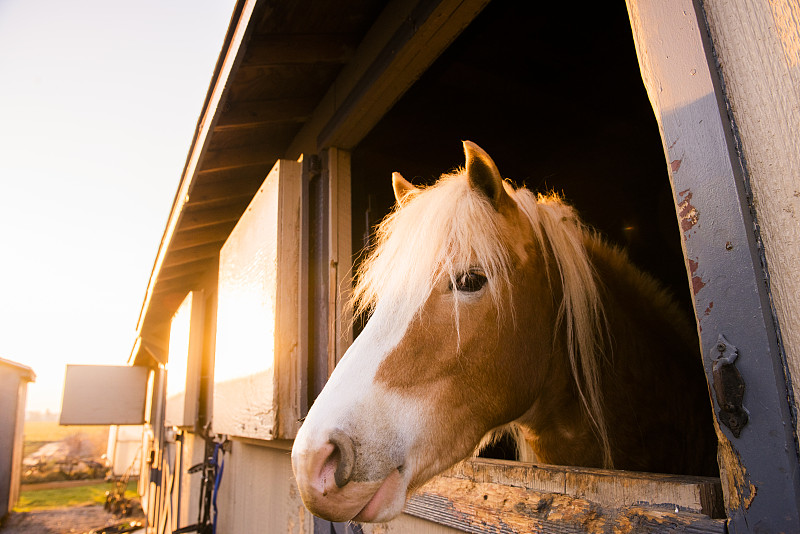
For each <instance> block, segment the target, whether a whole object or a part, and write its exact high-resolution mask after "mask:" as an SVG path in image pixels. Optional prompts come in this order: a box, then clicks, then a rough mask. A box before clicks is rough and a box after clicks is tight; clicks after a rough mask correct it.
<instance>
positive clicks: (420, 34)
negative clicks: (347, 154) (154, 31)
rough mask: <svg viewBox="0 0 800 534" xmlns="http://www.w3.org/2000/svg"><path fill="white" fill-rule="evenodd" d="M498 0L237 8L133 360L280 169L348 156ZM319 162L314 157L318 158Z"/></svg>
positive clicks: (156, 350) (306, 2)
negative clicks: (285, 163)
mask: <svg viewBox="0 0 800 534" xmlns="http://www.w3.org/2000/svg"><path fill="white" fill-rule="evenodd" d="M488 1H489V0H420V1H412V0H393V1H392V2H389V3H387V2H384V1H381V0H346V1H344V2H318V1H314V0H297V1H292V2H285V1H278V0H239V2H238V3H237V5H236V7H235V9H234V12H233V15H232V18H231V23H230V25H229V28H228V32H227V35H226V37H225V41H224V44H223V48H222V51H221V53H220V56H219V59H218V60H217V64H216V68H215V71H214V75H213V78H212V81H211V84H210V87H209V90H208V93H207V95H206V99H205V103H204V105H203V109H202V112H201V114H200V117H199V119H198V123H197V127H196V129H195V134H194V138H193V141H192V145H191V148H190V149H189V154H188V155H187V158H186V164H185V166H184V170H183V174H182V177H181V181H180V185H179V187H178V190H177V192H176V194H175V199H174V201H173V204H172V209H171V211H170V215H169V219H168V222H167V225H166V228H165V230H164V234H163V237H162V239H161V243H160V245H159V248H158V254H157V256H156V260H155V262H154V265H153V269H152V272H151V275H150V279H149V281H148V285H147V291H146V294H145V298H144V302H143V304H142V308H141V312H140V315H139V321H138V324H137V340H136V343H135V345H134V348H133V351H132V354H131V361H132V362H133V363H146V361H148V360H149V359H155V360H157V361H160V362H165V361H166V356H165V354H163V353H164V351H165V349H166V340H167V339H168V328H169V321H170V318H171V317H172V315H173V314H174V312H175V310H177V308H178V306H180V303H181V302H182V301H183V299H184V298H185V296H186V294H187V293H188V292H189V291H191V290H192V289H194V288H197V287H199V285H200V282H201V280H202V279H203V278H204V277H205V276H207V275H208V272H209V270H210V269H212V268H215V266H216V262H217V258H218V255H219V251H220V248H221V247H222V245H223V244H224V242H225V240H226V238H227V237H228V235H229V234H230V232H231V231H232V229H233V227H234V226H235V225H236V222H237V221H238V220H239V218H240V216H241V215H242V213H243V212H244V210H245V209H246V207H247V205H248V204H249V203H250V201H251V199H252V197H253V195H254V194H255V193H256V191H257V190H258V187H259V186H260V185H261V183H262V181H263V180H264V178H265V177H266V175H267V173H268V172H269V170H270V169H271V167H272V166H273V165H274V163H275V162H276V160H278V159H280V158H284V159H297V158H298V157H299V156H301V155H302V154H303V151H304V150H306V151H308V150H314V151H316V150H318V149H320V148H323V147H327V146H337V147H339V148H345V149H351V148H353V147H354V146H355V145H356V144H357V143H358V141H359V140H360V139H361V138H362V137H363V136H364V135H366V133H367V132H368V131H369V129H370V128H371V127H372V126H373V125H374V124H375V123H376V122H377V120H378V119H379V118H380V117H381V116H382V115H383V113H385V112H386V110H387V109H388V108H389V107H391V105H392V104H393V103H394V102H395V101H396V100H397V99H398V98H399V97H400V96H401V95H402V93H403V92H404V91H405V90H406V89H407V88H408V87H409V86H410V85H411V84H412V83H413V81H414V80H415V79H416V78H417V77H418V76H419V75H420V74H421V72H423V71H424V69H425V68H426V67H427V66H428V65H429V64H430V63H431V62H433V60H434V59H435V58H436V57H438V55H439V54H440V53H441V51H442V50H444V49H445V48H446V46H447V45H448V44H449V43H450V42H452V40H453V39H455V37H456V36H457V35H458V33H460V31H461V30H462V29H463V28H465V27H466V26H467V25H468V24H469V22H470V21H471V20H472V19H473V18H474V16H475V15H476V14H477V13H478V12H480V10H481V9H482V8H483V7H484V6H485V5H486V4H487V3H488ZM311 153H316V152H311Z"/></svg>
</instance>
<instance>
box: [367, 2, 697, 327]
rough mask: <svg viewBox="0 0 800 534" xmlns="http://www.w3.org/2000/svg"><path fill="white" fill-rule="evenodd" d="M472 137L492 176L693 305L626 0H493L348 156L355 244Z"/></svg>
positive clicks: (459, 161) (449, 165) (452, 162)
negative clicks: (550, 201) (572, 211)
mask: <svg viewBox="0 0 800 534" xmlns="http://www.w3.org/2000/svg"><path fill="white" fill-rule="evenodd" d="M462 139H468V140H471V141H474V142H476V143H478V144H479V145H480V146H481V147H482V148H483V149H484V150H486V151H487V152H488V153H489V154H490V155H491V156H492V158H493V159H494V160H495V162H496V163H497V166H498V168H499V169H500V172H501V173H502V174H503V176H504V177H506V178H509V179H511V180H512V181H513V182H514V183H515V184H517V185H525V186H527V187H528V188H529V189H532V190H534V191H539V192H548V191H556V192H559V193H561V194H563V195H564V197H565V198H566V199H567V201H568V202H570V203H571V204H573V205H574V206H575V207H576V208H577V210H578V212H579V213H580V214H581V215H582V217H583V218H584V220H585V221H586V222H587V223H589V224H590V225H592V226H594V227H595V228H597V229H599V230H600V231H601V232H602V233H603V234H605V235H606V236H607V237H608V239H609V240H611V241H612V242H614V243H617V244H619V245H621V246H623V247H625V248H626V249H627V250H628V251H629V254H630V256H631V258H632V259H633V260H634V262H635V263H636V264H637V265H639V266H640V267H641V268H643V269H644V270H646V271H648V272H650V273H651V274H653V275H654V276H656V277H657V278H658V279H659V280H661V281H662V282H663V283H665V284H666V285H667V286H669V287H671V288H672V289H673V292H674V293H675V295H676V296H677V297H678V298H680V299H682V304H683V305H684V306H685V307H686V310H687V313H692V307H691V301H690V295H689V292H688V290H687V289H688V286H687V282H686V271H685V267H684V262H683V255H682V252H681V247H680V235H679V231H678V225H677V220H676V216H675V208H674V205H673V200H672V193H671V190H670V184H669V179H668V175H667V166H666V163H665V160H664V151H663V148H662V144H661V138H660V135H659V131H658V125H657V123H656V120H655V117H654V115H653V111H652V108H651V107H650V103H649V101H648V99H647V94H646V92H645V89H644V85H643V84H642V80H641V76H640V73H639V66H638V63H637V59H636V52H635V49H634V44H633V38H632V36H631V29H630V23H629V21H628V14H627V11H626V9H625V5H624V3H622V2H619V3H616V2H615V3H611V4H607V3H593V4H586V5H584V6H582V8H581V9H580V10H575V9H572V8H571V7H570V6H569V5H568V4H560V3H556V2H551V3H537V4H536V8H535V9H531V7H530V4H529V3H525V2H510V1H496V2H492V3H491V4H489V6H488V7H486V9H485V10H484V11H483V12H482V13H481V14H480V15H479V16H478V18H477V19H476V20H475V21H474V22H473V23H472V25H471V26H470V27H468V28H467V29H466V30H465V31H464V33H463V34H462V35H461V36H460V37H459V38H458V39H457V40H456V42H455V43H453V45H452V46H450V48H449V49H448V50H447V51H446V52H445V53H444V54H443V55H442V56H441V57H440V58H439V59H438V60H437V61H436V62H435V64H434V65H433V66H432V67H431V68H430V69H429V70H428V71H427V72H426V73H425V74H424V75H423V76H422V78H421V79H420V80H419V81H418V82H417V83H416V84H415V85H414V86H413V87H412V88H411V89H410V90H409V91H408V92H407V93H406V94H405V95H404V96H403V98H402V99H401V100H400V101H399V102H398V103H397V104H396V105H395V106H394V107H393V108H392V109H391V110H390V112H389V113H388V114H387V115H386V116H385V117H384V118H383V119H382V120H381V122H380V123H379V124H378V125H377V126H376V127H375V128H374V129H373V130H372V131H371V132H370V133H369V135H368V136H367V137H366V138H365V139H364V140H363V141H362V142H361V143H360V144H359V146H358V147H357V148H356V149H355V151H354V152H353V158H352V180H353V181H352V184H353V185H352V206H353V208H352V209H353V249H354V253H356V256H357V255H358V252H359V251H360V249H361V248H362V247H363V245H364V244H365V243H366V236H367V234H368V230H370V231H371V229H372V228H373V227H374V226H375V225H376V224H377V223H378V222H380V220H381V218H382V217H383V216H385V215H386V214H387V213H388V212H389V210H390V208H391V206H392V204H393V202H394V196H393V194H392V188H391V173H392V171H398V172H400V173H401V174H403V176H405V177H406V178H407V179H409V180H411V181H412V182H413V183H414V184H416V185H419V184H429V183H432V182H434V181H435V180H436V179H437V178H438V177H439V175H440V174H441V173H443V172H448V171H451V170H453V169H454V168H456V167H458V166H460V165H463V161H464V160H463V153H462V147H461V140H462Z"/></svg>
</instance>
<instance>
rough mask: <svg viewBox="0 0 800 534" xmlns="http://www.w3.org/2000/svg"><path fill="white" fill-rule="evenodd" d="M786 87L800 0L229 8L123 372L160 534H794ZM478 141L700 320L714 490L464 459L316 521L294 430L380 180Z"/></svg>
mask: <svg viewBox="0 0 800 534" xmlns="http://www.w3.org/2000/svg"><path fill="white" fill-rule="evenodd" d="M798 87H800V5H798V3H797V2H796V1H794V0H771V1H766V0H702V1H700V0H697V1H695V2H693V1H691V0H627V4H626V3H623V2H622V1H619V2H612V3H609V2H593V3H582V4H571V3H565V2H561V3H559V2H551V3H535V4H532V3H527V2H511V1H509V0H494V1H489V0H389V1H386V2H383V1H374V0H345V1H343V2H314V1H311V0H300V1H292V2H288V1H278V0H240V1H239V2H238V4H237V6H236V8H235V11H234V14H233V17H232V20H231V24H230V27H229V30H228V33H227V37H226V40H225V44H224V48H223V50H222V52H221V54H220V57H219V61H218V63H217V67H216V71H215V74H214V77H213V80H212V83H211V86H210V88H209V91H208V94H207V98H206V101H205V105H204V107H203V109H202V112H201V115H200V119H199V121H198V124H197V129H196V131H195V136H194V140H193V143H192V146H191V149H190V151H189V154H188V156H187V159H186V165H185V168H184V171H183V175H182V177H181V178H180V185H179V187H178V190H177V193H176V195H175V200H174V203H173V206H172V210H171V213H170V215H169V220H168V223H167V226H166V228H165V230H164V234H163V238H162V240H161V243H160V245H159V247H158V254H157V258H156V261H155V264H154V266H153V271H152V275H151V277H150V280H149V283H148V286H147V291H146V297H145V299H144V303H143V305H142V310H141V315H140V318H139V323H138V329H137V332H138V337H137V339H136V343H135V346H134V349H133V351H132V354H131V356H130V360H129V362H128V363H129V364H130V365H132V366H133V367H135V368H139V369H141V368H145V369H148V370H149V371H150V372H149V375H148V376H149V378H148V379H147V386H146V387H147V398H146V407H145V410H144V417H143V419H144V420H145V422H146V432H145V438H144V447H143V453H142V454H143V464H142V465H143V468H142V477H141V479H140V485H139V489H140V492H141V494H142V496H143V497H142V500H143V503H144V507H145V510H146V512H147V516H148V521H149V526H148V532H152V533H159V534H161V533H168V532H188V531H194V530H192V525H193V524H196V523H197V522H198V518H201V519H202V516H204V515H206V514H208V515H211V512H212V511H216V522H217V532H220V533H244V532H269V533H272V532H276V533H277V532H281V533H283V532H298V533H299V532H304V533H309V534H310V533H312V532H313V533H322V532H325V533H328V532H337V533H339V532H373V533H395V532H397V533H399V532H418V533H445V532H531V531H537V532H539V531H542V532H611V531H614V532H617V531H619V532H650V531H652V532H665V531H670V532H736V533H741V532H800V469H799V468H800V464H799V463H798V444H797V443H798V442H797V430H798V427H797V416H796V406H797V395H798V393H797V392H800V384H798V383H797V381H798V379H800V368H799V366H800V300H798V295H800V219H798V217H800V144H798V139H800V131H799V130H800V91H798ZM463 139H469V140H472V141H475V142H476V143H478V144H480V145H481V146H482V147H483V148H484V149H485V150H486V151H487V152H488V153H489V154H491V155H492V157H493V158H494V160H495V161H496V162H497V164H498V166H499V168H500V169H501V171H502V172H503V175H504V176H507V177H508V178H511V179H513V180H514V182H516V183H517V184H525V185H527V187H528V188H530V189H533V190H539V191H549V190H555V191H558V192H562V193H563V195H564V196H565V197H566V199H567V200H568V201H569V202H570V203H572V204H573V205H574V206H575V207H576V209H577V210H578V212H579V213H581V214H582V216H583V217H584V219H585V220H586V221H587V222H588V223H589V224H591V225H592V226H594V227H596V228H598V229H599V230H600V231H601V232H603V233H604V234H605V235H606V236H607V237H608V238H609V239H610V240H611V241H613V242H615V243H618V244H619V245H621V246H623V247H625V248H627V249H628V251H629V253H630V256H631V258H632V259H633V260H634V261H635V262H636V263H637V264H638V265H640V266H641V267H642V268H643V269H645V270H647V271H649V272H651V273H653V274H654V275H655V276H656V277H657V278H659V279H660V280H662V281H663V282H664V284H666V285H667V286H669V287H670V288H671V290H672V292H673V293H674V294H675V295H676V296H677V297H678V299H679V300H680V304H681V306H682V307H683V309H684V310H685V313H686V314H687V316H689V317H692V318H693V320H696V323H697V333H698V343H699V344H700V347H701V348H702V353H703V364H704V368H705V372H706V378H707V379H708V383H709V391H710V397H709V406H708V409H709V410H713V412H714V414H715V415H716V418H715V421H716V422H715V425H716V427H717V429H716V430H717V435H718V437H719V456H718V459H719V467H720V473H721V477H720V479H716V478H702V477H693V476H685V477H684V476H676V475H669V476H667V475H660V474H655V473H632V472H622V471H605V470H597V469H581V468H574V467H554V466H545V465H535V464H526V463H521V462H517V461H514V460H501V459H489V458H479V459H477V458H476V459H473V460H469V461H466V462H464V463H463V464H460V465H459V466H457V467H456V468H454V469H452V470H450V471H448V472H446V473H444V474H442V475H440V476H438V477H436V478H435V479H434V480H432V481H431V482H429V483H428V484H427V485H425V486H424V487H422V488H421V489H420V490H419V491H418V492H417V494H416V495H415V496H414V497H412V498H411V499H410V500H409V502H408V503H407V505H406V508H405V512H404V513H403V514H402V515H401V516H400V517H399V518H397V519H395V520H393V521H391V522H390V523H387V524H378V525H369V524H364V525H359V524H356V523H350V524H334V523H328V522H326V521H323V520H320V519H318V518H315V517H313V516H312V515H311V514H310V513H309V512H308V511H307V510H306V509H305V508H304V506H303V503H302V501H301V499H300V496H299V494H298V490H297V487H296V486H295V483H294V478H293V475H292V468H291V461H290V454H289V453H290V450H291V446H292V440H293V438H294V437H295V435H296V432H297V430H298V428H299V425H300V421H301V419H302V418H303V417H304V415H305V414H306V412H307V411H308V408H309V406H310V405H311V404H312V403H313V401H314V399H315V397H316V395H317V394H318V393H319V391H320V390H321V389H322V387H323V386H324V384H325V382H326V380H327V378H328V376H329V374H330V372H331V370H332V369H333V367H334V366H335V365H336V363H337V361H338V359H339V358H341V356H342V355H343V353H344V351H345V350H346V349H347V347H348V346H349V344H350V343H351V341H352V340H353V337H354V333H357V331H358V328H359V322H358V321H355V322H354V321H352V312H351V310H350V309H349V308H348V296H349V288H350V287H351V286H350V283H351V276H352V268H353V265H354V263H356V262H358V259H359V257H360V256H359V251H361V250H362V249H363V248H364V246H365V245H366V244H369V241H370V238H371V231H372V229H373V228H374V226H375V224H377V223H378V222H379V221H380V220H381V218H382V217H383V216H384V215H386V214H387V213H388V212H389V210H390V208H391V206H392V203H393V202H394V197H393V195H392V189H391V181H390V177H391V173H392V171H401V172H402V173H403V174H404V175H405V176H406V177H407V178H413V180H414V182H415V183H431V182H432V181H433V180H435V179H436V178H437V177H438V176H439V174H440V173H442V172H447V171H449V170H451V169H453V168H455V167H457V166H459V165H462V164H463V155H462V148H461V140H463ZM353 325H354V326H353ZM354 331H355V332H354ZM674 387H675V388H680V384H675V385H674ZM109 422H113V421H109ZM125 422H127V423H136V421H132V420H128V421H125ZM208 458H211V460H212V461H211V462H209V461H206V462H205V465H204V459H208ZM220 473H221V475H220ZM204 480H205V482H204ZM212 502H215V504H212ZM187 527H188V528H187Z"/></svg>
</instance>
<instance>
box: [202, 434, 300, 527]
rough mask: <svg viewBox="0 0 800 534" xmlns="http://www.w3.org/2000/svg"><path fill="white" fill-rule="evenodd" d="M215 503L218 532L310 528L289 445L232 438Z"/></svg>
mask: <svg viewBox="0 0 800 534" xmlns="http://www.w3.org/2000/svg"><path fill="white" fill-rule="evenodd" d="M217 505H218V507H219V518H218V522H217V532H231V533H232V532H281V533H283V532H285V533H286V534H304V533H308V534H311V533H312V532H313V528H314V527H313V521H312V519H311V514H310V513H309V512H308V511H307V510H306V509H305V507H304V506H303V501H302V500H301V499H300V493H299V492H298V490H297V486H296V484H295V481H294V475H293V474H292V463H291V457H290V451H289V450H288V449H277V448H271V447H265V446H260V445H254V444H251V443H249V442H244V441H242V440H238V439H234V440H233V441H232V448H231V452H230V453H226V454H225V468H224V472H223V476H222V481H221V483H220V487H219V494H218V497H217Z"/></svg>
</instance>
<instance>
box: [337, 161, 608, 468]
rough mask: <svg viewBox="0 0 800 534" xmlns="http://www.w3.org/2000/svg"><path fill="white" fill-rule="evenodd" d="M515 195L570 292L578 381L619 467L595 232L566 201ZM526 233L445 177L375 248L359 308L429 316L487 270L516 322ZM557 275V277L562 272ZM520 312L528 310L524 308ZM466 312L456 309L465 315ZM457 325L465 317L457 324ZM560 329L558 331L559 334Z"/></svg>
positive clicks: (422, 193)
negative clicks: (435, 302) (456, 286)
mask: <svg viewBox="0 0 800 534" xmlns="http://www.w3.org/2000/svg"><path fill="white" fill-rule="evenodd" d="M506 191H507V192H508V194H509V196H511V198H512V199H514V201H515V202H516V204H517V206H518V207H519V209H520V210H521V212H522V213H523V214H524V215H525V216H526V218H527V219H528V221H529V222H530V225H531V228H532V229H533V232H534V235H535V237H536V240H537V242H538V245H539V250H541V251H545V253H549V254H550V255H551V260H552V265H550V262H545V264H546V265H548V272H547V276H548V277H549V278H550V279H551V280H553V275H554V273H553V272H552V271H553V270H555V271H556V272H557V275H558V280H559V282H560V287H561V291H562V295H563V296H562V300H561V303H560V304H559V309H558V326H563V328H564V330H565V332H566V344H567V353H568V358H569V363H570V368H571V373H572V376H573V379H574V380H575V383H576V385H577V390H578V394H579V396H580V399H581V403H582V405H583V407H584V409H585V410H586V413H587V416H588V418H589V421H590V422H591V425H592V427H593V430H594V432H595V434H596V435H597V437H598V439H599V440H600V444H601V447H602V449H603V458H604V464H605V466H606V467H608V468H611V467H613V465H612V461H611V452H610V443H609V439H608V431H607V427H606V422H605V417H604V415H603V409H602V408H603V400H602V393H601V389H600V384H599V377H600V359H601V358H602V357H603V355H602V339H603V336H604V334H605V333H606V324H605V319H604V316H603V310H602V303H601V299H600V291H599V288H598V284H597V280H596V276H595V272H594V269H593V267H592V265H591V263H590V261H589V258H588V256H587V253H586V249H585V246H584V239H585V237H586V235H587V232H588V230H587V229H586V227H585V226H584V225H583V224H582V223H581V222H580V220H579V219H578V217H577V215H576V214H575V212H574V210H573V209H572V208H571V207H570V206H568V205H566V204H564V203H563V202H562V201H561V199H560V198H559V197H558V196H556V195H549V196H542V195H539V196H536V195H534V194H533V193H531V192H530V191H528V190H527V189H525V188H520V189H517V190H514V189H513V188H512V187H510V186H508V184H506ZM518 239H519V232H518V231H515V229H514V228H510V227H509V226H508V224H507V223H505V221H504V219H503V218H502V217H500V215H499V214H498V212H497V211H496V210H495V209H494V207H493V206H492V205H491V203H490V202H489V201H488V199H487V198H486V197H485V196H484V195H482V194H481V193H479V192H476V191H475V190H473V189H472V188H471V187H470V185H469V183H468V180H467V177H466V175H465V174H464V172H463V171H457V172H455V173H453V174H449V175H444V176H442V178H441V179H440V180H439V181H437V182H436V184H434V185H433V186H430V187H427V188H424V189H418V190H415V191H412V192H411V193H409V195H408V196H407V197H406V198H405V199H404V201H403V203H402V206H400V205H398V206H396V207H395V209H394V211H393V212H392V213H391V214H389V215H388V216H387V217H386V218H385V219H384V220H383V221H382V222H381V223H380V225H379V226H378V229H377V236H376V240H375V244H374V245H373V247H372V248H371V250H369V251H368V252H367V255H366V258H365V259H364V261H363V262H362V264H361V266H360V268H359V270H358V273H357V275H356V283H355V286H354V290H353V305H354V309H355V311H356V313H359V314H360V313H369V312H370V311H371V310H373V309H375V308H376V307H378V306H381V305H384V303H385V305H387V306H390V307H391V310H392V314H393V315H394V316H395V317H396V318H397V323H398V324H408V322H409V321H410V320H411V319H412V318H413V317H414V315H415V314H417V313H419V311H420V310H421V309H422V306H423V304H424V303H425V301H426V300H427V299H428V297H429V296H430V294H431V291H432V290H433V288H434V287H435V286H436V285H437V284H439V283H443V282H444V281H445V280H449V281H450V282H451V283H454V282H455V280H456V277H457V276H458V275H459V274H461V273H462V272H464V271H465V270H467V269H469V268H471V267H478V266H479V267H480V268H481V269H482V270H483V272H484V274H485V275H486V277H487V279H488V280H489V284H488V285H487V288H488V291H489V292H490V295H491V298H492V299H493V301H494V302H495V305H496V306H497V308H498V309H499V310H501V311H505V312H510V313H511V314H512V316H513V311H514V304H515V303H513V302H505V301H504V299H503V298H502V296H503V295H504V294H508V295H513V291H505V290H506V289H507V288H509V287H510V279H511V270H512V268H513V261H512V259H513V258H512V252H511V251H512V250H514V248H513V246H514V244H515V242H516V241H518ZM553 268H554V269H553ZM517 304H518V303H517ZM457 313H458V311H457V309H456V314H457ZM456 316H457V315H456ZM557 329H558V328H557Z"/></svg>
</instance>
